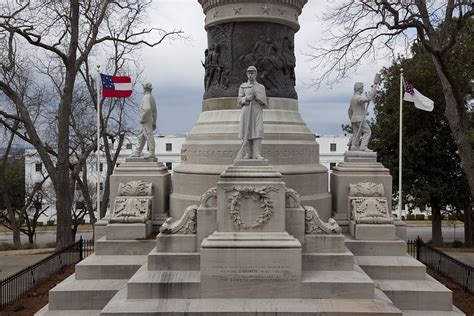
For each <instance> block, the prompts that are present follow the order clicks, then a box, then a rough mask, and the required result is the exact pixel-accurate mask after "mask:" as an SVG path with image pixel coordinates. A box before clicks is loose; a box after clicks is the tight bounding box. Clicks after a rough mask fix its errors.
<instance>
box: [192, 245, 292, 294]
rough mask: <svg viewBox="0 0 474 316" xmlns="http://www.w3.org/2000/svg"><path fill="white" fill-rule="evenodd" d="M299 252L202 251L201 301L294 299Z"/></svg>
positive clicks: (220, 249) (207, 249)
mask: <svg viewBox="0 0 474 316" xmlns="http://www.w3.org/2000/svg"><path fill="white" fill-rule="evenodd" d="M300 289H301V248H279V249H278V248H256V249H255V248H202V249H201V297H207V298H297V297H300V295H301V293H300Z"/></svg>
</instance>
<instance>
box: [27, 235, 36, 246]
mask: <svg viewBox="0 0 474 316" xmlns="http://www.w3.org/2000/svg"><path fill="white" fill-rule="evenodd" d="M27 235H28V242H29V243H30V244H34V242H35V239H34V238H35V233H33V234H27Z"/></svg>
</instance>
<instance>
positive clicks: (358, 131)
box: [348, 74, 380, 151]
mask: <svg viewBox="0 0 474 316" xmlns="http://www.w3.org/2000/svg"><path fill="white" fill-rule="evenodd" d="M379 83H380V74H376V75H375V79H374V84H373V85H372V89H371V90H370V92H369V94H368V95H365V96H364V95H362V93H363V92H364V84H363V83H362V82H356V83H355V84H354V95H353V96H352V99H351V105H350V107H349V111H348V113H349V119H350V120H351V125H352V137H351V139H350V140H349V144H348V145H349V150H351V151H371V150H370V149H369V148H368V147H367V145H368V144H369V141H370V136H371V135H372V131H371V129H370V126H369V123H367V120H366V117H367V111H368V109H369V104H370V101H372V100H373V99H374V97H375V94H376V88H377V85H378V84H379Z"/></svg>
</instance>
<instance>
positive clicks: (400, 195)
mask: <svg viewBox="0 0 474 316" xmlns="http://www.w3.org/2000/svg"><path fill="white" fill-rule="evenodd" d="M402 126H403V68H400V131H399V148H398V215H399V216H400V217H401V216H402V148H403V146H402V139H403V137H402V132H403V129H402Z"/></svg>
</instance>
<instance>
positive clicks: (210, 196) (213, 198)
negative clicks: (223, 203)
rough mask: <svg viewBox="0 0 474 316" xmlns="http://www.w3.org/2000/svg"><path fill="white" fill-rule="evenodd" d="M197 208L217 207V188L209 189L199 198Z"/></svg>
mask: <svg viewBox="0 0 474 316" xmlns="http://www.w3.org/2000/svg"><path fill="white" fill-rule="evenodd" d="M199 204H200V205H199V207H205V208H211V207H213V208H216V207H217V187H213V188H210V189H209V190H207V191H206V192H204V194H203V195H202V196H201V201H200V202H199Z"/></svg>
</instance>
